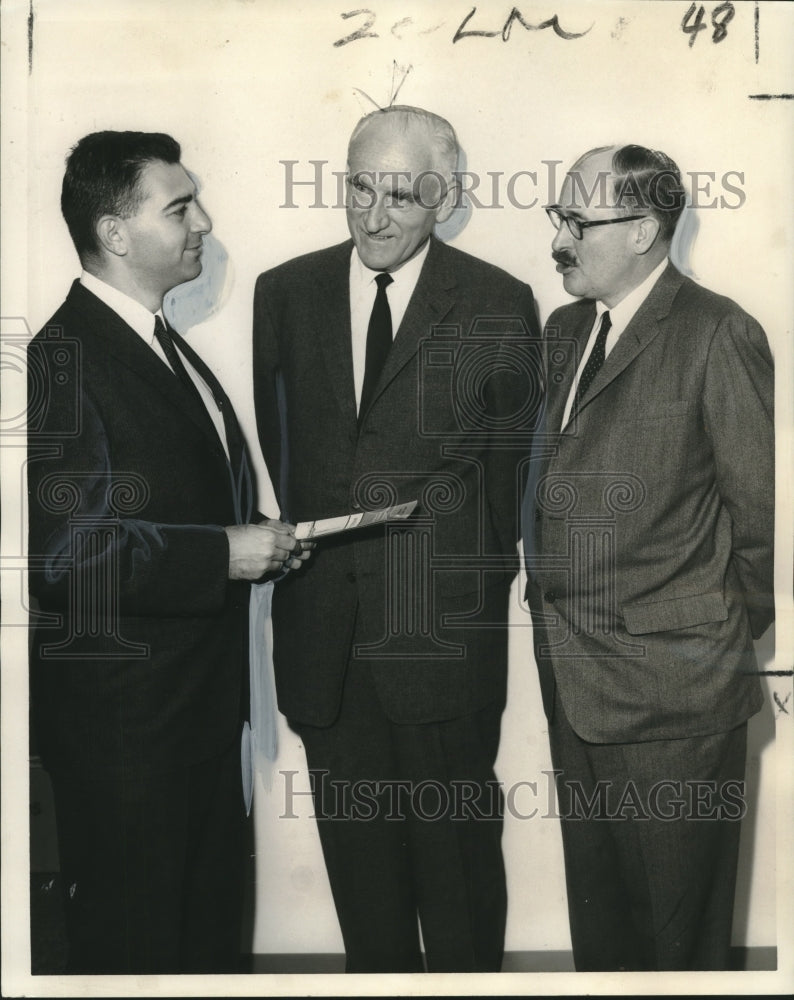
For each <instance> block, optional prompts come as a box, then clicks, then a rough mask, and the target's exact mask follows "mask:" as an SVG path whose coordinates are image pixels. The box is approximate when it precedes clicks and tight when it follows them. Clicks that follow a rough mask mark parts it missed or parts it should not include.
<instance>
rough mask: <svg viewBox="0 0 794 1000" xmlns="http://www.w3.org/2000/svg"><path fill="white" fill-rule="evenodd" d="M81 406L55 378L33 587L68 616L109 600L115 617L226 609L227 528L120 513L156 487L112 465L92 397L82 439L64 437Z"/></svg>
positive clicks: (36, 508) (32, 497)
mask: <svg viewBox="0 0 794 1000" xmlns="http://www.w3.org/2000/svg"><path fill="white" fill-rule="evenodd" d="M35 349H36V345H31V348H30V350H31V351H35ZM73 407H74V396H73V393H72V392H71V391H68V390H67V389H65V388H62V387H59V386H58V384H57V383H56V382H55V381H53V383H52V384H51V391H50V393H49V398H48V408H47V415H46V418H45V421H44V423H43V425H42V426H41V427H40V428H37V430H36V431H35V433H33V432H32V433H30V434H29V438H28V450H29V456H28V459H29V460H28V498H29V507H28V509H29V533H28V541H29V544H28V550H29V559H30V589H31V592H32V593H33V594H34V595H35V596H36V598H37V599H38V601H39V603H40V605H41V607H42V608H43V609H44V610H53V611H64V610H67V609H68V608H69V607H70V606H73V605H74V604H75V602H78V601H80V600H84V602H85V607H86V610H87V612H90V610H91V608H96V607H98V606H100V605H101V604H102V603H106V604H107V606H108V607H109V608H110V609H111V610H110V611H109V612H107V613H116V614H119V615H122V616H143V617H182V616H185V617H193V616H204V615H212V614H214V613H217V612H220V611H221V610H222V609H223V606H224V604H225V601H226V596H227V586H228V579H227V578H228V569H229V544H228V540H227V538H226V534H225V532H224V530H223V528H222V527H220V526H212V525H210V526H192V525H184V526H183V525H168V524H155V523H152V522H150V521H145V520H139V519H136V518H132V517H130V518H125V517H124V516H123V515H122V516H120V515H119V510H120V509H122V508H123V507H124V506H125V499H126V500H128V499H130V498H131V497H132V495H133V494H134V493H135V492H136V490H140V491H143V492H144V493H145V491H146V490H147V489H148V485H147V484H146V483H145V481H144V480H143V479H142V478H141V479H140V482H137V481H136V480H135V479H134V478H133V477H131V476H130V475H129V474H128V473H125V472H124V471H121V472H118V471H116V470H114V469H113V467H112V458H111V456H112V448H111V446H110V443H109V441H108V440H107V435H106V432H105V428H104V426H103V423H102V420H101V417H100V415H99V413H98V411H97V408H96V406H95V405H94V404H93V403H92V400H91V398H90V396H89V395H88V393H86V392H84V393H83V395H82V398H81V400H80V423H79V433H77V434H75V435H73V436H71V437H70V436H66V435H59V431H60V429H62V428H63V427H68V426H69V413H67V412H66V409H65V408H72V409H73ZM53 442H57V444H53ZM156 446H157V445H156V443H153V445H152V447H156ZM55 448H57V449H58V453H57V454H53V452H54V450H55ZM41 456H43V457H41ZM98 588H99V589H98ZM75 613H76V610H75Z"/></svg>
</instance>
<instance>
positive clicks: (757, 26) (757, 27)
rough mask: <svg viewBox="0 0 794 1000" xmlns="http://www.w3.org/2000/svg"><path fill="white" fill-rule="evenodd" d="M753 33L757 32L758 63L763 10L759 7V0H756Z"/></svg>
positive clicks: (756, 51) (756, 50)
mask: <svg viewBox="0 0 794 1000" xmlns="http://www.w3.org/2000/svg"><path fill="white" fill-rule="evenodd" d="M753 31H754V32H755V61H756V63H758V56H759V53H760V51H761V8H760V7H759V6H758V0H755V11H754V12H753Z"/></svg>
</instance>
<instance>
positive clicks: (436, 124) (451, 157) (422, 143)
mask: <svg viewBox="0 0 794 1000" xmlns="http://www.w3.org/2000/svg"><path fill="white" fill-rule="evenodd" d="M364 136H366V137H367V138H368V139H369V140H370V141H373V142H377V141H379V140H382V139H384V138H389V139H391V138H393V137H395V136H402V137H404V138H405V139H407V140H408V141H410V142H411V144H412V145H414V146H415V147H416V148H417V149H422V150H423V151H426V152H427V154H428V155H429V156H430V159H431V161H432V169H434V170H437V171H438V172H439V173H440V174H442V175H443V176H444V177H445V178H446V179H447V180H448V181H450V180H451V179H452V175H453V173H454V171H455V170H456V168H457V165H458V152H459V148H458V140H457V136H456V135H455V130H454V129H453V128H452V126H451V125H450V124H449V122H448V121H447V120H446V118H442V117H441V116H440V115H436V114H433V112H432V111H425V110H424V108H414V107H411V106H410V105H407V104H395V105H393V106H392V107H389V108H382V109H379V110H377V111H372V112H371V113H370V114H368V115H365V116H364V117H363V118H362V119H360V121H359V122H358V124H357V125H356V127H355V128H354V129H353V134H352V135H351V136H350V142H349V144H348V160H349V158H350V154H351V153H352V152H353V150H354V148H355V146H356V145H357V143H359V142H360V141H361V140H362V139H363V137H364Z"/></svg>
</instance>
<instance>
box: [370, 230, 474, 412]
mask: <svg viewBox="0 0 794 1000" xmlns="http://www.w3.org/2000/svg"><path fill="white" fill-rule="evenodd" d="M456 286H457V279H456V277H455V275H454V272H453V270H452V267H451V266H450V261H449V256H448V253H447V248H446V247H445V246H444V245H443V244H442V243H439V242H438V240H436V239H435V238H434V237H432V236H431V237H430V249H429V250H428V253H427V259H426V260H425V263H424V266H423V267H422V271H421V274H420V275H419V280H418V281H417V283H416V288H415V289H414V292H413V295H412V296H411V299H410V301H409V303H408V308H407V309H406V310H405V315H404V316H403V319H402V322H401V323H400V326H399V329H398V330H397V332H396V334H395V337H394V343H393V344H392V348H391V350H390V351H389V356H388V357H387V358H386V364H385V365H384V366H383V371H382V372H381V374H380V378H379V379H378V384H377V386H376V387H375V392H374V394H373V396H372V401H371V403H370V406H372V404H373V403H374V402H375V400H376V399H377V398H378V396H380V394H381V393H382V392H383V391H384V390H385V389H386V387H387V386H388V385H389V383H390V382H391V381H392V380H393V379H394V378H395V376H396V375H397V374H398V373H399V372H400V371H401V369H403V368H404V367H405V365H406V364H407V363H408V362H409V361H410V360H411V358H412V357H413V356H414V355H415V354H416V352H417V351H418V350H419V347H420V345H421V343H422V341H423V340H425V339H426V338H427V337H429V336H430V334H431V331H432V328H433V326H434V325H437V324H439V323H441V322H443V320H444V317H445V316H446V315H447V313H448V312H449V311H450V309H451V308H452V306H453V305H454V304H455V295H454V290H455V288H456ZM461 332H462V333H463V334H464V335H465V334H466V333H467V332H468V331H466V330H463V331H461ZM362 415H363V414H362Z"/></svg>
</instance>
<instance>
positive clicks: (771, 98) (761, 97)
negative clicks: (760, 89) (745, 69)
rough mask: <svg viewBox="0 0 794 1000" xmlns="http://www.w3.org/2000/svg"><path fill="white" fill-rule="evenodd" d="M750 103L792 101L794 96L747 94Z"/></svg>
mask: <svg viewBox="0 0 794 1000" xmlns="http://www.w3.org/2000/svg"><path fill="white" fill-rule="evenodd" d="M747 96H748V97H749V98H750V100H751V101H794V94H748V95H747Z"/></svg>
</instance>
